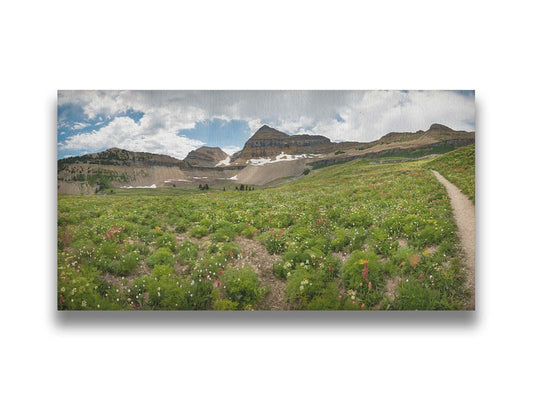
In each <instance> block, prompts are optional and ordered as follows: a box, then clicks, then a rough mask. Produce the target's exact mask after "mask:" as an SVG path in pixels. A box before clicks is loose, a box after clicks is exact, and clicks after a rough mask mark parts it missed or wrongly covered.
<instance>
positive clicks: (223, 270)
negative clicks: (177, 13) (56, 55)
mask: <svg viewBox="0 0 533 400" xmlns="http://www.w3.org/2000/svg"><path fill="white" fill-rule="evenodd" d="M57 191H58V198H57V264H58V265H57V308H58V310H131V311H135V310H176V311H178V310H217V311H223V310H272V311H275V310H278V311H284V310H324V311H325V310H339V311H340V310H348V311H349V310H354V311H355V310H356V311H378V310H381V311H384V310H389V311H392V310H474V309H475V211H474V209H475V206H474V204H475V201H476V198H475V94H474V91H471V90H456V91H453V90H444V91H416V90H415V91H413V90H397V91H396V90H392V91H387V90H376V91H298V90H296V91H268V90H259V91H256V90H245V91H232V90H228V91H210V90H206V91H179V90H178V91H135V90H132V91H130V90H124V91H106V90H103V91H97V90H89V91H75V90H74V91H70V90H60V91H59V92H58V109H57Z"/></svg>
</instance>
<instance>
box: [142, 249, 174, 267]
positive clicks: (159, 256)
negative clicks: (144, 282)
mask: <svg viewBox="0 0 533 400" xmlns="http://www.w3.org/2000/svg"><path fill="white" fill-rule="evenodd" d="M146 264H147V265H148V266H149V267H152V268H153V267H155V266H156V265H168V266H172V265H173V264H174V254H172V252H171V251H170V249H167V248H165V247H163V248H161V249H158V250H157V251H156V252H155V253H154V254H152V255H151V256H150V257H148V258H147V259H146Z"/></svg>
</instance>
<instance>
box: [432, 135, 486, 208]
mask: <svg viewBox="0 0 533 400" xmlns="http://www.w3.org/2000/svg"><path fill="white" fill-rule="evenodd" d="M426 165H427V167H428V168H431V169H434V170H436V171H438V172H439V173H440V174H441V175H442V176H444V177H445V178H446V179H448V180H449V181H450V182H452V183H453V184H454V185H456V186H457V187H458V188H459V189H461V191H462V192H463V193H464V194H466V195H467V196H468V197H469V198H470V200H472V201H473V202H474V203H475V201H476V147H475V145H471V146H466V147H462V148H460V149H457V150H454V151H451V152H449V153H447V154H445V155H442V156H440V157H438V158H435V159H434V160H432V161H430V162H428V163H427V164H426Z"/></svg>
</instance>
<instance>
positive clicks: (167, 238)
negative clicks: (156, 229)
mask: <svg viewBox="0 0 533 400" xmlns="http://www.w3.org/2000/svg"><path fill="white" fill-rule="evenodd" d="M156 244H157V247H166V248H167V249H170V251H172V252H174V251H176V239H175V238H174V236H173V235H171V234H169V233H164V234H162V235H161V236H159V237H158V238H157V239H156Z"/></svg>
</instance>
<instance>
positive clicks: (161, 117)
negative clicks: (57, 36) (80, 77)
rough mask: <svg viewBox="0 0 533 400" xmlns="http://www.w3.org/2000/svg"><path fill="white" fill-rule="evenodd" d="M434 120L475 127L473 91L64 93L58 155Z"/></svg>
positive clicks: (366, 131) (356, 130) (179, 151)
mask: <svg viewBox="0 0 533 400" xmlns="http://www.w3.org/2000/svg"><path fill="white" fill-rule="evenodd" d="M433 123H440V124H444V125H447V126H449V127H450V128H453V129H456V130H467V131H473V130H475V94H474V91H470V90H457V91H407V90H393V91H381V90H380V91H316V90H315V91H314V90H311V91H309V90H304V91H299V90H294V91H256V90H248V91H238V90H235V91H209V90H204V91H135V90H133V91H130V90H125V91H114V90H101V91H97V90H90V91H85V90H60V91H59V92H58V109H57V143H58V147H57V150H58V151H57V156H58V158H59V159H61V158H65V157H72V156H78V155H83V154H87V153H95V152H98V151H103V150H106V149H108V148H111V147H119V148H122V149H126V150H130V151H145V152H150V153H157V154H166V155H169V156H172V157H176V158H179V159H183V158H185V157H186V156H187V154H188V153H189V152H190V151H191V150H194V149H197V148H199V147H201V146H213V147H220V148H222V149H223V150H224V151H225V152H226V153H228V154H232V153H234V152H236V151H238V150H240V149H241V148H242V147H243V146H244V144H245V142H246V141H247V140H248V139H249V138H250V137H251V136H252V135H253V134H254V133H255V132H256V131H257V129H259V128H260V127H261V126H262V125H265V124H266V125H269V126H271V127H272V128H276V129H278V130H280V131H282V132H285V133H287V134H290V135H298V134H311V135H323V136H326V137H328V138H330V139H331V140H332V141H336V142H339V141H358V142H369V141H372V140H376V139H379V138H380V137H381V136H383V135H385V134H387V133H389V132H415V131H417V130H427V129H428V128H429V126H430V125H431V124H433Z"/></svg>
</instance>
